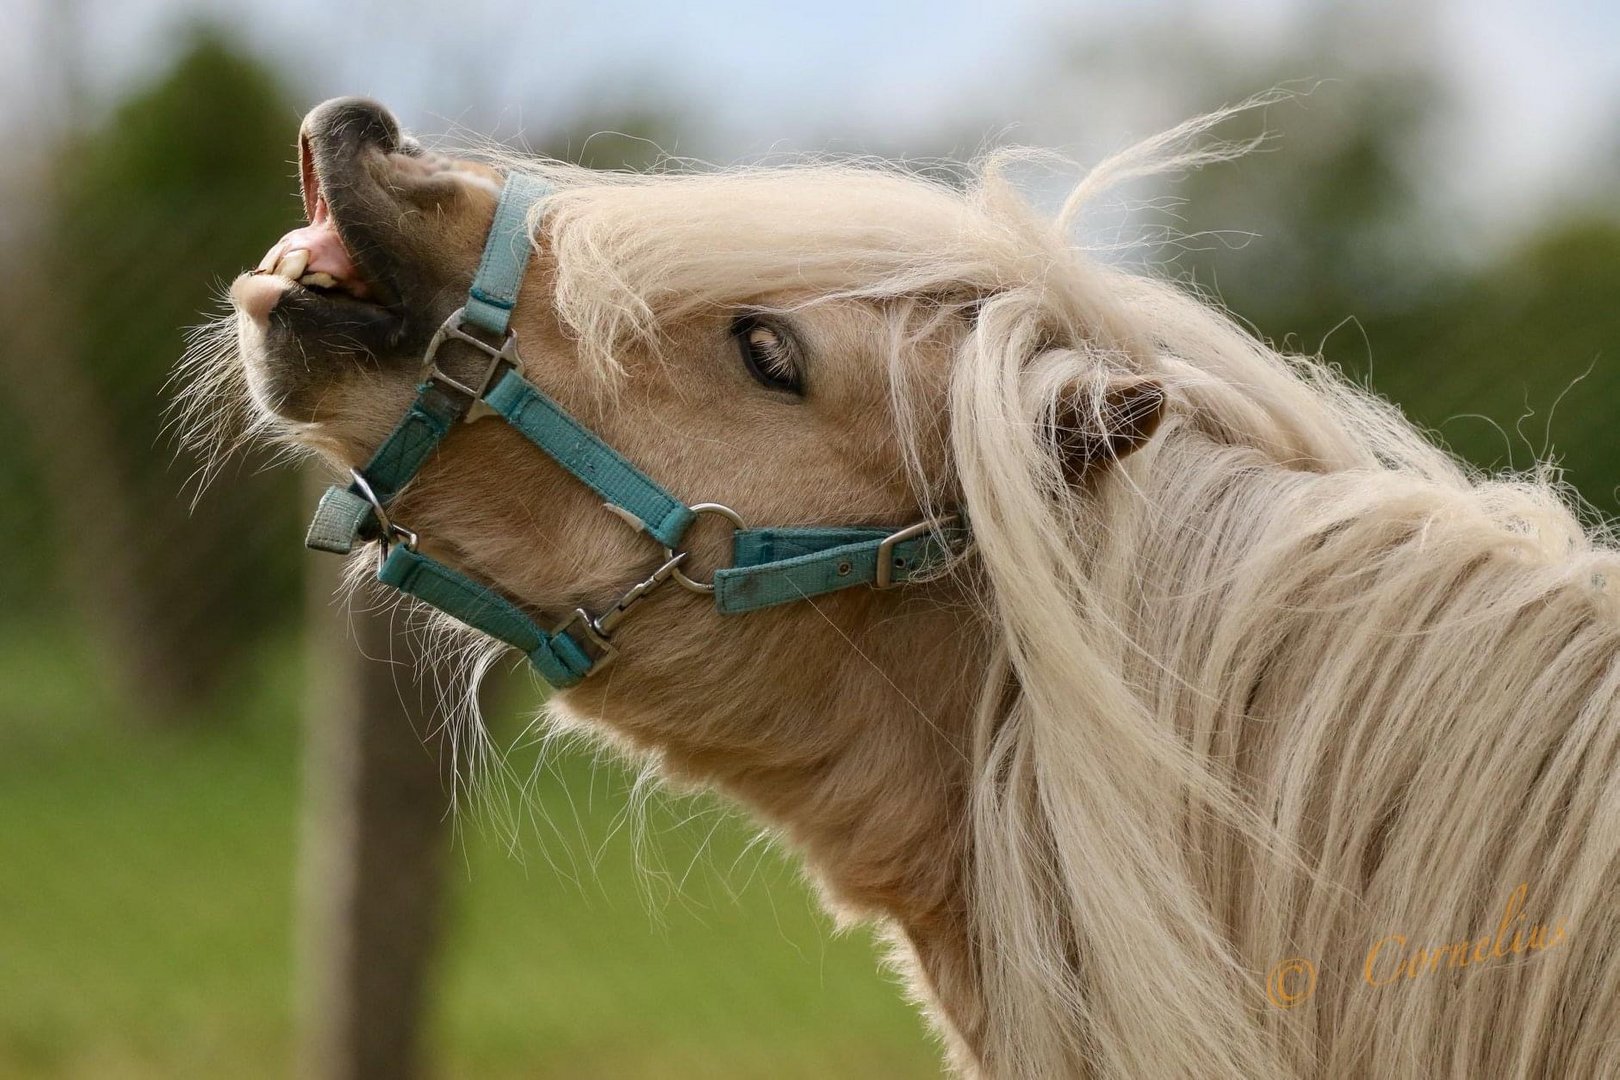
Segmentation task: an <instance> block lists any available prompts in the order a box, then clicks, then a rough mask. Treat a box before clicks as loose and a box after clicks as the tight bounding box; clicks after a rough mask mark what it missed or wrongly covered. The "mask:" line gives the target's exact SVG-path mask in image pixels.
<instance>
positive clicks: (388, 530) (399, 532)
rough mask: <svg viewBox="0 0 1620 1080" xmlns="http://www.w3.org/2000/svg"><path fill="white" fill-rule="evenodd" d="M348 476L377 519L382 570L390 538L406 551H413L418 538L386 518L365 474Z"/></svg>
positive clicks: (389, 545) (379, 557)
mask: <svg viewBox="0 0 1620 1080" xmlns="http://www.w3.org/2000/svg"><path fill="white" fill-rule="evenodd" d="M349 476H350V477H352V478H353V479H354V486H355V488H356V489H358V490H359V492H360V497H361V498H362V499H364V500H366V502H368V503H370V504H371V512H372V513H373V514H374V515H376V517H377V524H378V525H381V526H382V536H380V537H378V539H377V567H378V569H381V568H382V564H383V562H384V561H385V560H386V559H387V558H388V549H389V548H391V547H392V546H393V540H392V537H395V536H397V537H399V539H400V542H401V543H403V544H404V545H405V547H406V549H407V550H409V551H415V550H416V545H417V543H418V542H419V541H420V539H421V538H420V537H419V536H417V535H416V533H414V532H412V531H411V530H410V529H407V528H406V527H405V526H403V525H401V524H399V523H398V522H396V521H394V520H393V519H391V518H390V517H389V516H388V511H387V510H384V509H383V504H382V500H381V499H379V498H377V493H376V492H375V491H373V490H372V489H371V482H370V481H369V480H367V479H366V475H365V473H363V472H361V471H360V470H359V469H350V470H349Z"/></svg>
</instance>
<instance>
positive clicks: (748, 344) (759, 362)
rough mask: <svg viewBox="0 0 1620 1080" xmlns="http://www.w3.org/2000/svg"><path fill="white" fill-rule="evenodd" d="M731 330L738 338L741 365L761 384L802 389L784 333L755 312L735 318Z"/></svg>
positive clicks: (792, 389)
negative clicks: (761, 318)
mask: <svg viewBox="0 0 1620 1080" xmlns="http://www.w3.org/2000/svg"><path fill="white" fill-rule="evenodd" d="M731 334H732V336H733V337H734V338H736V339H737V351H738V353H740V354H741V356H742V361H743V366H744V367H746V368H747V369H748V373H749V374H750V375H752V376H753V377H754V379H755V380H756V381H757V382H758V383H759V384H760V385H761V386H764V387H766V388H767V389H770V390H785V391H787V392H789V393H792V394H803V393H804V387H803V385H802V384H801V383H800V381H799V370H798V367H797V365H796V364H795V363H794V357H793V350H792V347H791V345H790V344H789V341H788V338H787V336H786V335H785V334H783V333H782V332H781V331H780V330H778V329H777V328H776V327H774V326H771V325H769V324H767V323H765V322H763V321H761V320H760V318H759V317H758V316H756V315H744V316H741V317H740V318H738V319H737V321H736V322H735V323H733V324H732V327H731Z"/></svg>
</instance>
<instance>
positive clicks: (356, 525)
mask: <svg viewBox="0 0 1620 1080" xmlns="http://www.w3.org/2000/svg"><path fill="white" fill-rule="evenodd" d="M550 190H551V189H550V187H549V186H548V185H546V184H545V183H544V182H542V181H539V180H536V179H534V178H532V177H527V176H524V175H521V174H518V173H513V174H511V175H510V176H509V177H508V178H507V181H506V185H505V187H504V188H503V189H502V191H501V197H500V202H499V203H498V204H497V206H496V208H495V220H494V223H493V224H492V225H491V226H490V230H489V236H488V238H487V240H486V241H485V245H484V255H483V258H482V259H481V260H480V261H479V264H478V271H477V273H476V274H475V275H474V276H473V283H472V289H471V292H470V293H469V295H468V297H467V302H466V304H465V305H464V306H463V307H461V308H460V309H458V310H457V311H456V312H455V313H454V314H452V315H451V316H450V317H449V318H448V319H446V320H445V322H444V325H443V326H441V327H439V330H438V332H437V333H436V334H434V335H433V340H432V341H431V342H430V343H429V344H428V347H427V352H426V353H425V354H424V355H423V357H422V371H421V377H420V382H419V385H418V386H417V391H416V400H415V401H413V402H411V405H410V408H408V409H407V410H406V411H405V415H404V417H403V418H402V419H401V420H400V421H399V423H398V424H397V425H396V426H395V427H394V430H393V431H392V432H390V433H389V435H388V437H387V438H386V439H384V440H383V443H382V445H381V446H380V447H378V448H377V452H376V453H375V454H373V455H372V458H371V460H370V461H369V462H367V463H366V466H365V468H364V469H355V470H351V475H352V476H353V482H352V483H350V484H349V485H348V486H347V487H331V488H328V489H327V490H326V493H325V494H324V495H322V496H321V501H320V505H319V506H318V507H317V508H316V510H315V518H314V520H313V521H311V522H310V526H309V535H308V536H307V537H306V538H305V543H306V544H307V545H308V546H309V547H312V548H315V549H317V550H320V551H332V552H337V553H340V554H345V553H347V552H349V551H352V550H353V549H354V547H355V545H356V544H357V543H359V542H363V541H372V540H375V541H377V543H378V544H379V551H380V554H381V558H380V561H379V565H378V569H377V579H378V580H379V581H381V582H383V583H384V584H386V585H391V586H393V587H394V588H396V589H399V590H400V591H401V592H405V593H408V594H410V595H411V596H414V597H416V598H417V599H419V600H422V601H425V602H426V603H428V604H430V605H432V606H433V607H435V608H438V609H439V610H440V611H442V612H444V613H445V614H447V615H450V616H452V617H454V618H456V619H458V620H460V621H461V622H463V623H466V624H467V625H468V626H471V627H473V628H474V629H477V630H481V631H483V632H484V633H486V634H488V635H489V636H491V637H493V638H496V639H498V640H500V641H503V642H505V643H506V644H508V645H510V646H512V647H513V648H516V649H521V650H522V651H523V652H524V653H525V654H526V655H527V656H528V658H529V660H530V662H531V663H533V664H534V666H535V668H536V669H538V671H539V672H540V675H541V676H542V677H543V678H544V679H545V680H546V681H547V682H548V683H550V684H551V685H552V686H554V687H557V688H562V687H567V686H573V685H574V684H575V683H578V682H579V681H580V680H581V679H584V678H587V677H588V676H590V675H593V674H595V673H596V672H598V671H600V670H601V669H602V668H603V667H604V666H605V665H606V664H607V663H608V662H609V661H610V660H612V659H613V657H614V655H615V653H616V650H615V649H614V646H613V642H612V638H613V631H614V630H615V628H616V627H617V626H618V624H619V622H620V621H621V620H623V618H624V617H625V615H626V614H627V613H629V612H630V611H631V610H632V609H633V608H634V606H635V605H636V604H637V603H639V602H640V601H641V600H642V599H644V598H645V597H646V596H647V595H648V594H650V593H651V592H653V591H654V590H655V589H657V588H658V587H659V586H660V585H662V584H663V583H664V582H666V581H669V580H671V579H673V580H675V581H676V582H678V583H679V584H681V585H682V586H683V587H685V588H687V589H691V590H692V591H694V592H702V593H712V594H713V595H714V602H715V608H716V609H717V610H718V611H720V612H721V613H722V614H728V615H729V614H735V613H738V612H744V611H755V610H758V609H759V608H763V607H770V606H772V605H774V604H782V603H786V602H788V601H791V600H801V599H807V598H809V597H812V596H817V595H820V594H822V593H828V592H833V591H835V590H838V589H847V588H850V587H851V586H855V585H870V586H872V587H873V588H876V589H886V588H889V587H891V586H893V585H899V584H902V583H904V582H905V581H907V580H909V579H910V578H912V577H913V576H915V575H916V574H918V573H919V572H920V571H923V570H925V569H931V568H935V567H937V566H939V565H940V564H941V563H943V562H944V561H945V560H947V559H948V558H950V556H951V555H952V554H953V553H954V552H955V551H957V550H959V549H960V548H961V547H962V546H963V545H965V544H966V542H967V538H968V533H967V530H966V528H965V527H963V526H961V525H959V524H957V523H956V522H955V520H954V519H947V520H944V521H934V520H928V521H922V522H919V523H917V524H915V525H911V526H908V527H906V528H902V529H899V530H896V529H895V528H894V527H892V526H828V527H814V526H812V527H786V528H767V529H750V528H747V527H746V526H744V525H743V522H742V518H741V517H739V516H738V515H737V514H736V513H735V512H734V511H732V510H731V509H729V508H727V507H725V506H721V505H720V504H718V503H696V504H693V505H691V506H688V505H687V504H686V503H684V502H682V501H681V500H680V499H677V498H675V496H673V495H671V494H670V493H669V492H668V491H666V490H664V488H663V487H661V486H660V485H659V484H658V483H657V482H656V481H654V480H653V479H652V478H650V477H648V476H647V475H646V474H645V473H643V472H642V471H641V470H640V469H638V468H636V467H635V466H634V465H632V464H631V463H630V462H629V461H627V460H626V459H625V458H624V457H623V456H622V455H620V454H619V453H618V452H617V451H615V450H614V449H613V448H612V447H611V446H609V445H607V443H605V442H603V441H602V440H601V439H600V438H598V437H597V436H596V435H595V434H594V433H593V432H592V431H591V430H590V429H589V428H586V427H585V426H584V425H583V424H581V423H580V422H579V421H578V420H575V419H574V418H573V417H572V416H569V415H568V413H567V412H565V411H564V410H563V408H562V406H560V405H558V404H557V403H556V402H555V401H552V400H551V399H550V398H549V397H547V396H546V395H545V394H544V393H542V392H541V391H540V389H539V388H538V387H536V386H535V385H534V384H533V383H530V382H529V381H528V380H526V379H524V378H523V377H522V376H521V375H520V374H519V373H518V370H519V367H520V364H519V362H518V354H517V337H516V335H515V334H513V333H510V332H509V331H508V329H507V324H508V322H509V321H510V319H511V315H512V308H513V306H514V305H515V304H516V303H517V295H518V286H519V285H520V284H521V283H522V281H523V273H524V271H525V269H527V267H528V261H529V252H530V245H531V241H530V238H529V231H528V228H527V222H528V217H529V211H530V208H531V207H533V206H535V205H536V204H537V203H539V202H540V201H541V200H542V199H544V198H545V196H546V195H547V194H548V193H549V192H550ZM470 330H474V331H481V332H482V333H483V334H487V335H489V336H490V338H492V339H493V340H496V341H499V342H501V344H500V345H499V346H495V345H491V344H490V343H489V342H488V341H487V340H485V338H483V337H481V336H479V334H477V333H473V332H469V331H470ZM451 341H455V342H459V343H461V344H464V345H467V346H470V347H471V348H473V349H475V350H477V351H478V352H481V353H483V354H484V356H485V358H486V359H487V363H486V366H485V368H484V371H483V375H482V376H481V378H480V379H479V380H478V382H477V384H476V385H473V384H467V383H462V382H459V381H457V380H455V379H453V378H451V377H450V376H449V375H447V374H445V372H444V371H443V370H442V369H441V368H440V367H439V362H438V355H439V352H440V350H441V348H442V347H443V346H444V345H445V344H446V343H447V342H451ZM486 416H498V417H500V418H501V419H503V420H505V421H506V422H507V423H508V424H510V425H512V427H514V428H516V429H517V431H518V433H519V434H521V435H523V437H524V438H526V439H528V440H529V441H530V442H532V443H533V444H534V445H535V446H537V447H539V448H540V449H541V450H543V451H544V452H545V453H546V454H547V455H549V456H550V457H551V458H552V459H553V460H554V461H556V462H557V464H559V465H561V466H562V467H563V468H564V469H566V470H567V471H568V472H569V473H571V474H572V475H573V476H574V478H575V479H577V480H579V481H580V482H581V483H582V484H584V485H585V486H587V487H589V488H590V489H591V490H592V491H594V492H596V494H598V495H599V496H601V497H602V499H603V500H604V501H605V503H606V507H607V509H608V510H611V511H613V512H614V513H615V514H617V515H618V516H619V517H621V518H623V519H624V520H625V521H626V522H628V523H630V524H631V525H632V526H633V527H634V528H636V529H637V530H638V531H642V532H645V533H647V535H648V536H650V537H652V539H654V540H656V541H657V542H658V543H659V544H660V545H662V547H663V549H664V562H663V564H662V565H661V566H659V568H658V569H657V570H656V571H654V573H653V575H652V576H651V577H649V578H648V579H647V580H645V581H643V582H641V583H639V584H637V585H635V586H634V587H632V588H631V589H630V590H629V591H627V592H626V593H625V594H624V596H623V597H621V598H620V599H619V601H618V603H616V604H615V605H614V606H613V607H612V608H610V609H609V610H607V611H606V612H604V613H602V614H600V615H591V614H590V613H588V612H587V611H585V610H584V609H583V608H581V609H578V610H576V611H575V612H574V613H573V615H571V616H570V617H569V618H567V619H566V620H564V621H563V622H562V623H561V624H559V625H558V626H557V627H556V628H555V629H553V630H550V631H546V630H542V629H541V628H540V627H539V626H538V625H537V624H536V623H535V622H534V620H533V619H531V618H530V617H529V616H528V615H527V614H525V613H524V612H523V611H522V610H521V609H520V608H518V606H517V605H516V604H514V603H512V602H511V601H510V600H508V599H507V598H506V597H504V596H502V595H500V594H499V593H498V592H496V591H495V590H494V589H492V588H490V587H488V586H486V585H482V584H480V583H478V582H476V581H474V580H473V579H472V578H470V577H468V576H466V575H465V574H462V573H460V572H459V571H457V570H453V569H451V568H450V567H448V566H446V565H445V564H443V563H441V562H439V561H437V560H435V559H432V558H430V557H429V556H427V555H424V554H422V553H421V552H420V551H419V550H417V536H416V534H415V533H414V532H412V531H411V530H410V529H407V528H405V527H404V526H403V525H401V524H399V523H398V522H396V521H393V520H392V519H391V518H390V517H389V516H388V506H389V504H390V503H391V502H392V501H393V499H394V497H395V496H396V495H398V494H399V492H400V490H401V489H402V488H404V487H405V485H406V484H407V483H409V482H410V480H411V478H412V477H414V476H415V475H416V473H417V472H418V471H419V470H420V469H421V468H422V466H423V464H425V463H426V461H427V459H428V457H429V456H431V455H432V453H433V452H434V450H435V449H436V448H437V447H438V445H439V442H440V441H441V440H442V439H443V438H444V437H445V436H446V435H447V434H449V432H450V431H451V429H452V428H454V427H455V426H456V425H457V424H458V423H462V422H471V421H475V420H479V419H482V418H484V417H486ZM700 513H715V514H719V515H722V516H724V517H726V518H727V519H729V520H730V521H731V523H732V524H733V525H734V526H735V529H734V531H733V533H732V563H731V565H730V566H729V567H725V568H723V569H720V570H716V571H715V573H714V579H713V580H712V581H711V582H707V583H705V582H698V581H693V580H692V579H691V578H689V577H687V576H686V575H685V574H683V573H682V572H681V563H682V561H683V560H684V559H685V558H686V552H684V551H681V550H679V548H680V543H681V538H682V537H683V536H684V535H685V533H686V530H687V529H688V528H689V527H690V526H691V524H692V522H693V521H694V520H696V518H697V515H698V514H700Z"/></svg>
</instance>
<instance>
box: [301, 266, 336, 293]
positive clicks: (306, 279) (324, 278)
mask: <svg viewBox="0 0 1620 1080" xmlns="http://www.w3.org/2000/svg"><path fill="white" fill-rule="evenodd" d="M298 284H300V285H314V286H316V287H318V288H322V289H331V288H334V287H336V285H337V278H335V277H333V276H332V275H331V274H328V273H327V272H326V271H324V270H317V271H315V272H314V273H313V274H305V275H304V276H303V277H301V278H299V279H298Z"/></svg>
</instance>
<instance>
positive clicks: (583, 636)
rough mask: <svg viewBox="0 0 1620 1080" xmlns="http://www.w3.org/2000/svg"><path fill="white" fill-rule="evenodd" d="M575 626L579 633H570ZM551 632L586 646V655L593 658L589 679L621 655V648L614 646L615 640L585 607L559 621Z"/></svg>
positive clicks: (587, 674) (586, 674)
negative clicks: (602, 629)
mask: <svg viewBox="0 0 1620 1080" xmlns="http://www.w3.org/2000/svg"><path fill="white" fill-rule="evenodd" d="M575 626H578V627H579V633H577V634H575V633H570V631H571V630H572V629H573V628H574V627H575ZM551 634H552V636H553V637H567V638H568V639H569V640H571V641H574V642H575V643H577V644H579V645H580V646H582V647H585V655H586V656H589V657H590V658H591V669H590V671H588V672H586V673H585V677H586V678H587V679H588V678H590V677H591V676H592V675H595V674H596V673H597V672H598V671H600V670H602V669H603V668H605V667H607V666H608V665H609V664H611V663H612V662H613V658H614V657H616V656H618V655H619V650H618V649H615V648H614V647H613V642H611V641H609V640H608V637H607V635H606V634H604V633H602V631H601V630H600V629H599V628H598V627H597V625H596V620H595V619H593V618H592V617H591V614H590V612H588V611H586V610H585V609H584V608H575V609H574V613H573V614H572V615H570V616H569V617H568V618H567V619H565V620H563V621H562V622H561V623H558V624H557V628H556V629H555V630H553V631H552V632H551ZM593 650H594V651H593Z"/></svg>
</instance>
